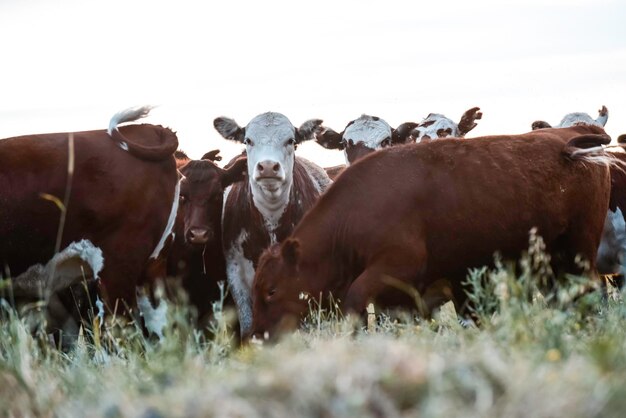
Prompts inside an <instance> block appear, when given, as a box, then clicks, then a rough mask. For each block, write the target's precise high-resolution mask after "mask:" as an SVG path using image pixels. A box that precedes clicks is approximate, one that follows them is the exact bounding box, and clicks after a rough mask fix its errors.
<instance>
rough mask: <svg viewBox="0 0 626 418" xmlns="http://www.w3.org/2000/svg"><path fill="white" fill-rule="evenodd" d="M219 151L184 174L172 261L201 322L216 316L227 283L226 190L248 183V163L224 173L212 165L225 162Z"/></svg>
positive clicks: (237, 164) (172, 273)
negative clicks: (224, 241) (224, 245)
mask: <svg viewBox="0 0 626 418" xmlns="http://www.w3.org/2000/svg"><path fill="white" fill-rule="evenodd" d="M217 152H219V151H217V150H216V151H211V152H210V153H207V154H205V155H204V156H203V159H202V160H190V161H189V162H188V163H187V164H186V165H185V166H184V167H182V169H181V173H182V174H183V179H182V181H181V185H180V205H179V207H178V214H177V217H176V225H175V227H174V231H175V240H174V244H173V246H172V249H171V252H170V255H169V258H168V276H170V277H178V278H180V279H181V282H182V283H181V284H182V288H183V289H184V290H185V291H186V292H187V294H188V296H189V302H190V303H191V305H192V306H194V307H195V308H196V310H197V313H198V318H202V317H204V316H205V315H206V314H209V313H211V303H212V302H214V301H216V300H219V298H220V290H219V287H218V282H219V281H224V282H225V281H226V262H225V260H224V253H223V251H222V226H221V222H222V206H223V195H224V189H225V188H226V187H228V186H229V185H231V184H232V183H234V182H237V181H241V180H243V179H244V178H245V172H246V164H247V163H246V159H245V158H239V159H238V160H236V161H235V162H234V163H233V164H231V165H230V166H229V167H228V168H227V169H221V168H220V167H218V166H217V165H215V163H213V161H215V160H218V159H221V157H219V156H217ZM204 158H206V159H204Z"/></svg>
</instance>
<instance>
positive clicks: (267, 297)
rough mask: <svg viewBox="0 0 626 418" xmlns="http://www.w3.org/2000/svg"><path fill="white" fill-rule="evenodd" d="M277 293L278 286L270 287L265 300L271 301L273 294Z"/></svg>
mask: <svg viewBox="0 0 626 418" xmlns="http://www.w3.org/2000/svg"><path fill="white" fill-rule="evenodd" d="M275 294H276V288H275V287H273V288H271V289H269V290H268V291H267V296H266V297H265V300H266V301H268V302H269V301H270V300H271V299H272V296H274V295H275Z"/></svg>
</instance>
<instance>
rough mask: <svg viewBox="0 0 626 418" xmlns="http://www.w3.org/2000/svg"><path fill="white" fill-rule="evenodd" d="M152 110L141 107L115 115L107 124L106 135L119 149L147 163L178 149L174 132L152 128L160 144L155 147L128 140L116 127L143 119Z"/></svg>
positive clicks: (149, 107) (161, 158)
mask: <svg viewBox="0 0 626 418" xmlns="http://www.w3.org/2000/svg"><path fill="white" fill-rule="evenodd" d="M152 109H153V106H141V107H134V108H130V109H126V110H122V111H121V112H118V113H116V114H115V115H113V117H112V118H111V121H110V122H109V129H108V130H107V133H108V134H109V136H110V137H111V138H112V139H113V140H114V141H116V142H117V144H118V145H119V146H120V148H122V149H124V150H126V151H128V152H130V153H131V154H132V155H134V156H135V157H137V158H141V159H142V160H148V161H161V160H164V159H166V158H168V157H171V156H172V155H173V154H174V152H175V151H176V149H177V148H178V138H177V137H176V134H175V133H174V132H172V131H171V130H169V129H166V128H163V127H160V126H154V128H155V129H158V133H159V137H160V143H159V144H158V145H155V146H146V145H142V144H138V143H136V142H133V141H131V140H129V139H128V138H126V137H125V136H124V135H122V133H121V132H120V131H119V129H118V125H119V124H121V123H124V122H134V121H136V120H137V119H141V118H145V117H146V116H148V115H149V114H150V111H151V110H152Z"/></svg>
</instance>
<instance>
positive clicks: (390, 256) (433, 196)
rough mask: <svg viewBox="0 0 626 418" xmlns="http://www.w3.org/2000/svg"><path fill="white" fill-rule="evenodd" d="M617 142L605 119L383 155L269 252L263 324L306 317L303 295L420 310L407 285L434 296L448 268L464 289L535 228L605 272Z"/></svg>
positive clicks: (347, 304) (263, 274) (551, 246)
mask: <svg viewBox="0 0 626 418" xmlns="http://www.w3.org/2000/svg"><path fill="white" fill-rule="evenodd" d="M555 131H559V132H555ZM566 137H568V138H569V140H564V138H566ZM609 141H610V138H608V136H607V135H606V134H603V132H602V129H600V128H597V127H595V126H575V127H572V128H566V129H562V130H559V129H554V130H542V131H536V132H531V133H527V134H524V135H501V136H492V137H483V138H476V139H474V140H472V141H457V140H452V139H441V140H437V141H432V142H429V143H421V144H409V145H406V146H402V147H391V148H388V149H385V150H382V151H379V152H375V153H372V154H371V155H369V156H367V157H365V158H363V159H362V160H360V161H358V162H357V163H355V164H354V165H352V166H351V167H349V168H348V169H346V171H345V172H344V173H343V174H342V175H340V176H339V177H338V178H337V181H336V182H335V183H334V184H333V185H332V186H331V187H330V188H329V189H328V190H327V191H326V193H324V195H322V197H321V198H320V200H319V201H318V202H317V203H316V204H315V206H314V207H313V208H311V209H310V210H309V212H308V213H307V214H306V215H305V217H304V218H303V219H302V221H301V222H300V223H299V224H298V226H297V227H296V228H295V229H294V231H293V232H292V234H291V235H290V236H289V237H288V238H286V239H285V240H283V242H282V243H280V244H276V245H273V246H272V247H270V249H268V250H267V251H266V252H265V253H264V254H263V255H262V257H261V258H260V260H259V266H258V269H257V272H256V276H255V279H254V286H253V292H252V294H253V314H254V321H253V333H254V334H255V335H260V336H263V335H264V334H265V332H270V333H273V331H275V330H278V329H280V328H281V327H283V326H285V327H286V326H288V325H292V326H293V325H295V324H297V323H298V322H299V320H300V319H301V318H302V316H303V315H304V314H305V313H306V312H307V311H308V305H307V301H306V300H303V298H301V297H300V295H301V294H302V293H307V294H309V295H312V296H313V297H314V298H318V297H320V295H321V297H323V300H324V301H328V300H329V298H328V295H329V294H332V296H333V297H334V299H333V300H334V301H338V302H337V303H338V304H339V307H340V308H341V309H342V310H343V312H356V313H361V312H363V310H364V309H365V307H366V306H367V304H368V303H369V302H372V301H373V302H375V303H378V304H380V305H381V306H398V305H399V304H400V305H403V306H406V305H404V303H407V302H409V303H411V305H408V306H409V307H411V306H412V307H415V300H413V299H411V298H407V297H406V296H407V294H406V293H407V292H406V291H403V292H400V291H398V289H402V290H405V289H407V288H409V289H410V288H411V287H413V288H415V289H416V290H417V291H419V292H422V294H423V292H424V291H425V289H427V288H428V287H429V286H430V285H432V284H433V283H434V282H435V281H436V280H438V279H440V278H442V277H446V278H448V279H449V280H450V282H451V283H452V285H453V290H454V293H455V295H458V296H457V298H458V297H463V286H462V282H463V280H464V279H465V277H466V274H467V269H468V268H470V267H478V266H482V265H486V264H490V263H492V261H493V254H494V252H496V251H499V252H500V253H501V254H502V256H503V257H506V258H512V259H517V258H518V257H519V255H520V252H521V251H523V250H525V249H526V248H527V246H528V233H529V230H531V229H532V228H537V230H538V233H539V234H540V235H541V236H542V237H543V239H544V240H545V243H546V247H547V250H548V251H549V252H550V253H551V254H553V255H554V257H553V259H552V260H553V262H554V265H555V267H560V269H561V270H560V271H564V272H571V273H580V272H581V268H580V267H579V266H578V265H577V263H576V257H577V256H582V257H583V259H585V260H588V261H589V264H590V266H591V268H592V269H593V268H594V260H595V256H596V251H597V248H598V243H599V241H600V235H601V232H602V225H603V221H604V217H605V215H606V210H607V206H608V201H609V193H610V174H609V168H608V162H610V161H612V159H611V158H610V156H607V155H606V154H605V153H604V151H603V149H602V148H601V147H600V144H606V143H608V142H609ZM381 178H384V179H385V180H386V181H384V182H381V181H380V179H381ZM390 185H391V186H390ZM350 207H357V208H359V210H358V211H350V210H348V208H350ZM406 299H411V300H408V301H407V300H406ZM459 302H460V301H459Z"/></svg>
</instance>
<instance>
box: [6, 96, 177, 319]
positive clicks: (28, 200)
mask: <svg viewBox="0 0 626 418" xmlns="http://www.w3.org/2000/svg"><path fill="white" fill-rule="evenodd" d="M150 109H151V107H149V106H144V107H139V108H132V109H127V110H124V111H122V112H119V113H117V114H115V115H114V116H113V117H112V118H111V120H110V123H109V128H108V129H107V130H104V129H103V130H94V131H84V132H75V133H72V134H68V133H51V134H41V135H26V136H20V137H13V138H7V139H3V140H0V265H2V267H3V271H4V272H5V275H6V277H13V278H19V277H20V275H22V274H23V273H24V272H26V271H27V270H28V269H29V268H31V267H32V266H35V265H41V266H46V265H47V263H48V262H49V260H51V259H52V258H53V256H54V255H55V253H59V252H64V251H65V250H66V249H68V248H69V247H70V246H71V245H72V243H80V242H86V243H87V244H86V246H87V247H95V248H97V249H99V251H101V253H102V257H103V263H102V269H101V271H98V272H96V275H97V278H99V280H98V281H97V288H98V293H99V295H100V297H101V298H102V299H103V302H104V304H105V305H106V307H107V308H108V309H109V310H110V311H113V310H117V312H120V313H123V312H127V311H128V310H127V308H134V307H135V306H136V302H137V296H136V289H137V288H138V287H140V286H142V285H144V284H150V280H151V278H150V277H148V276H147V272H148V271H149V269H150V264H151V263H152V262H154V261H155V260H156V259H157V258H158V257H160V256H161V253H162V251H164V249H165V248H166V247H167V245H166V244H167V242H168V240H169V239H170V235H171V231H172V228H173V226H174V220H175V216H176V212H177V206H178V200H179V199H178V194H179V177H178V173H177V171H176V164H175V161H174V157H173V154H174V152H175V151H176V148H177V146H178V139H177V137H176V134H175V133H174V132H172V131H171V130H170V129H167V128H164V127H162V126H156V125H151V124H132V125H126V126H119V125H120V124H122V123H125V122H132V121H136V120H137V119H140V118H142V117H145V116H147V115H148V114H149V112H150ZM42 196H43V197H46V199H43V198H42ZM51 200H52V202H56V203H57V204H56V205H55V204H54V203H52V202H51ZM60 219H61V221H60ZM18 286H19V285H18ZM69 299H71V298H69ZM71 309H72V308H71V307H68V310H71Z"/></svg>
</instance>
